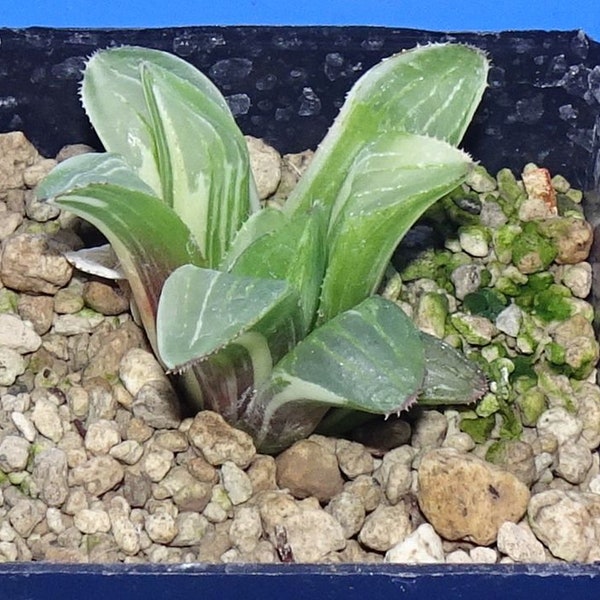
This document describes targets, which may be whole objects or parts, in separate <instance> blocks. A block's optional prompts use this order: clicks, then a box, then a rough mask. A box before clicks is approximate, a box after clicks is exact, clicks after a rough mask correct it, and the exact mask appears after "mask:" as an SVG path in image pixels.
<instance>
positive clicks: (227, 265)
mask: <svg viewBox="0 0 600 600" xmlns="http://www.w3.org/2000/svg"><path fill="white" fill-rule="evenodd" d="M286 221H287V216H286V215H285V214H284V213H283V211H281V210H280V209H278V208H273V207H272V206H266V207H265V208H262V209H261V210H259V211H257V212H255V213H252V214H251V215H250V218H249V219H248V220H247V221H246V222H245V223H244V224H243V225H242V227H241V228H240V230H239V231H238V233H237V235H236V236H235V239H234V240H233V244H232V245H231V248H230V249H229V252H227V255H226V256H225V258H224V259H223V262H222V263H221V265H220V267H219V270H221V271H229V270H230V269H231V267H232V265H233V264H234V263H235V261H236V260H237V259H238V258H239V257H240V256H241V254H242V253H243V252H244V251H245V250H246V248H248V246H250V244H252V243H254V242H255V241H256V240H257V239H258V238H260V237H262V236H263V235H267V234H268V233H272V232H273V231H275V230H276V229H279V227H283V225H285V223H286Z"/></svg>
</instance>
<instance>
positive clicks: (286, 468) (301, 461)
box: [275, 440, 344, 502]
mask: <svg viewBox="0 0 600 600" xmlns="http://www.w3.org/2000/svg"><path fill="white" fill-rule="evenodd" d="M275 463H276V465H277V483H278V485H279V487H280V488H287V489H289V490H290V493H291V494H292V495H293V496H294V497H296V498H308V497H309V496H314V497H315V498H317V499H318V500H319V501H321V502H328V501H329V500H331V499H332V498H333V497H334V496H335V495H337V494H339V493H340V492H341V491H342V488H343V486H344V480H343V479H342V475H341V473H340V470H339V468H338V462H337V459H336V457H335V454H334V453H333V452H332V451H327V450H326V449H325V448H324V447H323V446H321V445H320V444H318V443H316V442H313V441H311V440H300V441H299V442H296V443H295V444H294V445H293V446H291V447H290V448H288V449H287V450H285V451H284V452H282V453H281V454H280V455H279V456H278V457H277V458H276V459H275Z"/></svg>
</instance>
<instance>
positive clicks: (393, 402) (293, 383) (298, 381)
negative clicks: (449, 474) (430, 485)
mask: <svg viewBox="0 0 600 600" xmlns="http://www.w3.org/2000/svg"><path fill="white" fill-rule="evenodd" d="M424 376H425V355H424V352H423V346H422V342H421V338H420V336H419V332H418V330H417V329H416V328H415V326H414V324H413V323H412V321H411V320H410V319H409V318H408V317H407V316H406V315H405V314H404V312H403V311H402V309H400V308H399V307H398V306H397V305H395V304H394V303H393V302H390V301H388V300H385V299H383V298H381V297H380V296H373V297H371V298H368V299H367V300H365V301H364V302H362V303H361V304H359V305H358V306H357V307H355V308H354V309H352V310H348V311H346V312H344V313H341V314H340V315H338V316H337V317H335V318H334V319H332V320H331V321H329V322H327V323H326V324H325V325H323V326H321V327H320V328H318V329H316V330H315V331H313V332H312V333H311V334H309V335H308V336H307V337H306V338H305V339H304V340H303V341H301V342H300V343H299V344H298V345H297V346H296V347H295V348H294V349H293V350H292V351H291V352H289V353H288V354H287V355H286V356H285V357H284V358H283V359H282V360H281V361H280V362H279V363H278V364H277V365H276V366H275V368H274V370H273V375H272V379H271V381H272V384H271V386H270V387H268V388H264V389H263V390H262V391H261V390H259V392H258V394H257V396H256V397H255V399H254V400H253V401H251V402H250V404H249V406H248V409H247V411H246V414H245V417H244V421H245V426H246V427H247V428H250V429H252V427H255V428H256V430H254V431H253V433H254V435H255V439H256V440H257V443H258V444H259V446H260V447H261V449H266V450H267V451H274V450H275V449H277V448H280V447H284V446H286V445H288V444H290V443H291V442H292V441H294V439H298V438H300V437H303V436H306V435H308V434H309V433H310V432H311V431H313V430H314V428H315V427H316V425H317V424H318V422H319V420H320V419H321V418H322V416H323V415H324V413H325V412H326V411H327V410H328V409H329V408H330V407H342V408H351V409H355V410H362V411H365V412H371V413H377V414H391V413H396V412H399V411H401V410H403V409H404V408H406V407H407V406H409V405H410V404H411V403H412V402H413V401H414V400H415V399H416V397H417V394H418V392H419V390H420V389H421V386H422V384H423V379H424ZM256 415H259V417H257V416H256Z"/></svg>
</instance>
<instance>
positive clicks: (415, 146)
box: [319, 133, 472, 322]
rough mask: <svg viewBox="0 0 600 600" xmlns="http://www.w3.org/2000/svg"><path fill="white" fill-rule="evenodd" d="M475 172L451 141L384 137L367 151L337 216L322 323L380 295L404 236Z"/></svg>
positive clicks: (343, 192) (339, 201) (343, 195)
mask: <svg viewBox="0 0 600 600" xmlns="http://www.w3.org/2000/svg"><path fill="white" fill-rule="evenodd" d="M471 167H472V162H471V159H470V157H469V156H468V155H467V154H465V153H464V152H462V151H460V150H457V149H456V148H454V147H452V146H450V145H449V144H447V143H446V142H443V141H440V140H436V139H433V138H430V137H424V136H419V135H414V134H409V133H400V134H394V133H392V134H385V135H381V136H379V137H378V138H377V139H375V140H374V141H373V142H371V143H369V144H367V145H366V146H365V147H364V148H363V150H362V151H361V152H360V153H359V154H358V156H357V157H356V160H355V162H354V163H353V165H352V167H351V168H350V172H349V174H348V177H347V179H346V181H345V182H344V185H343V186H342V188H341V190H340V193H339V195H338V197H337V198H336V201H335V204H334V208H333V212H332V214H331V222H330V230H329V235H328V240H327V246H328V263H327V269H326V273H325V278H324V281H323V289H322V295H321V304H320V306H319V318H320V320H321V321H322V322H324V321H327V320H328V319H330V318H332V317H333V316H335V315H336V314H338V313H340V312H342V311H344V310H346V309H348V308H351V307H352V306H354V305H355V304H358V303H359V302H361V301H362V300H363V299H364V298H366V297H367V296H369V295H370V294H372V293H374V292H375V291H376V289H377V288H378V286H379V284H380V283H381V279H382V277H383V275H384V273H385V269H386V267H387V265H388V263H389V259H390V257H391V255H392V253H393V251H394V249H395V248H396V246H397V245H398V243H399V242H400V240H401V239H402V237H403V236H404V235H405V234H406V232H407V231H408V230H409V229H410V227H411V226H412V225H413V224H414V223H415V221H416V220H417V219H418V218H419V217H420V216H421V215H422V214H423V212H424V211H425V210H426V209H427V208H429V207H430V206H431V205H432V204H433V203H434V202H436V200H438V199H439V198H441V197H442V196H443V195H444V194H446V193H448V192H450V191H451V190H453V189H454V188H455V187H456V186H457V185H458V184H459V183H460V182H461V181H463V180H464V178H465V177H466V175H467V174H468V172H469V170H470V169H471Z"/></svg>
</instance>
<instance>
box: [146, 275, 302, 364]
mask: <svg viewBox="0 0 600 600" xmlns="http://www.w3.org/2000/svg"><path fill="white" fill-rule="evenodd" d="M298 311H299V309H298V297H297V295H296V293H295V291H294V290H293V288H292V287H291V286H290V284H288V283H287V282H285V281H276V280H269V279H257V278H255V277H243V276H240V275H234V274H231V273H223V272H221V271H214V270H211V269H202V268H198V267H195V266H193V265H184V266H183V267H180V268H179V269H177V270H176V271H175V272H174V273H172V274H171V275H170V277H169V278H168V279H167V281H166V282H165V285H164V287H163V292H162V296H161V299H160V303H159V307H158V316H157V334H158V351H159V354H160V357H161V359H162V361H163V363H164V364H165V365H167V367H168V368H169V369H173V370H180V369H185V368H186V367H187V366H189V365H190V364H192V363H195V362H200V361H201V360H202V359H205V358H206V357H208V356H210V355H213V354H215V353H217V352H218V351H219V350H222V349H223V348H225V347H227V346H228V345H229V344H231V343H234V342H235V343H236V344H238V345H242V346H248V347H247V350H248V352H249V353H250V354H252V353H253V351H254V350H257V351H259V352H263V351H267V350H269V341H270V338H271V337H273V336H277V335H281V334H282V333H283V332H285V333H286V334H287V335H289V333H288V331H287V329H288V328H289V327H290V323H291V324H292V329H294V327H295V323H296V320H297V315H298ZM251 334H253V335H251ZM244 336H245V337H244ZM289 337H290V339H291V340H292V341H295V336H294V335H291V336H289ZM260 361H267V362H268V363H269V364H267V365H266V366H263V367H261V368H260V371H261V372H262V373H270V370H271V367H272V363H271V356H270V355H269V356H266V357H263V358H261V359H260Z"/></svg>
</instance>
